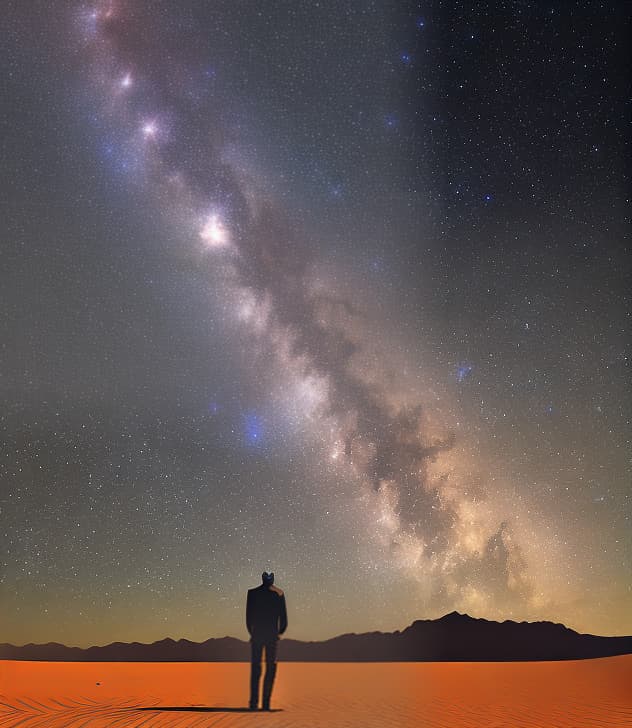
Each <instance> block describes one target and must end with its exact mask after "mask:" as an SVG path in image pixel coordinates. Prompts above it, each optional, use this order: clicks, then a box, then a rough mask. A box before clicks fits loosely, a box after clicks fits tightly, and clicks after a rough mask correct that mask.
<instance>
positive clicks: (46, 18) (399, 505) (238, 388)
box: [0, 0, 632, 646]
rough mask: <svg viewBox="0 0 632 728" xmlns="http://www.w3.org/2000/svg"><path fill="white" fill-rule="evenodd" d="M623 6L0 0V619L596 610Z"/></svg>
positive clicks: (149, 627) (617, 322)
mask: <svg viewBox="0 0 632 728" xmlns="http://www.w3.org/2000/svg"><path fill="white" fill-rule="evenodd" d="M628 15H629V6H628V5H627V3H626V2H611V3H600V2H581V3H579V2H565V1H564V2H551V3H546V2H525V1H523V0H503V1H500V2H484V1H482V2H477V3H469V2H458V1H456V0H455V2H441V1H440V0H428V2H423V3H405V2H402V3H393V2H381V1H380V2H378V0H361V1H359V2H338V0H320V2H302V1H301V0H297V1H296V2H290V0H266V1H265V2H247V1H245V0H238V1H235V0H214V2H206V1H204V0H181V1H180V2H177V3H175V2H167V1H166V0H151V1H150V0H146V1H144V2H143V1H141V0H138V1H136V0H134V1H133V2H132V0H94V1H93V2H89V1H86V2H85V3H84V2H74V1H71V0H69V1H68V2H53V3H51V2H48V1H46V2H45V1H44V0H32V1H31V2H28V3H23V2H18V1H17V0H9V2H8V3H7V4H6V7H5V12H4V25H5V32H4V33H3V36H4V42H3V44H2V49H1V51H0V53H1V54H2V68H3V74H2V80H1V82H0V83H1V84H2V96H3V100H4V103H3V108H4V112H5V113H4V114H3V118H2V122H1V123H2V140H3V172H4V173H3V175H2V179H1V182H0V184H1V185H2V194H1V195H0V200H1V204H2V215H1V216H0V219H1V221H2V222H1V225H2V238H1V240H2V267H1V269H0V270H1V273H0V275H1V276H2V283H1V288H0V290H1V291H2V307H1V312H2V313H1V321H2V337H1V341H2V368H1V372H2V377H1V378H0V388H1V394H2V402H3V406H2V410H1V412H0V432H1V437H0V442H1V444H2V458H1V461H0V462H1V464H0V477H1V482H2V488H1V490H0V504H1V514H2V529H1V533H2V542H3V548H2V555H1V559H0V600H1V601H2V605H3V620H2V623H1V625H0V631H1V634H0V641H10V642H13V643H14V644H23V643H26V642H30V641H33V642H46V641H59V642H64V643H66V644H69V645H79V646H87V645H90V644H105V643H108V642H111V641H113V640H123V641H130V640H139V641H147V642H148V641H153V640H157V639H161V638H163V637H165V636H171V637H174V638H179V637H186V638H188V639H193V640H203V639H207V638H208V637H213V636H223V635H226V634H229V635H233V636H236V637H240V638H242V639H243V638H245V637H246V631H245V616H244V615H245V594H246V590H247V589H248V588H249V587H252V586H256V585H257V584H258V583H260V575H261V572H262V571H263V570H264V569H265V570H273V571H274V572H275V574H276V583H277V584H278V585H279V586H280V587H281V588H283V589H284V590H285V592H286V597H287V603H288V614H289V629H288V633H287V635H288V637H293V638H296V639H321V638H326V637H331V636H333V635H336V634H340V633H342V632H348V631H355V632H361V631H368V630H378V629H379V630H385V631H386V630H389V631H390V630H395V629H402V628H404V627H405V626H407V625H408V624H409V623H410V622H411V621H413V620H414V619H418V618H436V617H439V616H441V615H443V614H445V613H446V612H448V611H451V610H454V609H456V610H458V611H461V612H467V613H469V614H471V615H473V616H477V617H486V618H489V619H498V620H502V619H515V620H523V619H526V620H538V619H549V620H552V621H556V622H564V623H565V624H567V625H568V626H570V627H572V628H574V629H577V630H578V631H582V632H592V633H596V634H632V592H631V584H632V580H631V579H630V575H631V567H632V539H631V536H630V534H631V533H632V530H631V528H630V525H631V524H630V519H631V513H632V502H631V495H630V422H629V418H630V411H631V404H632V403H631V396H630V390H629V386H628V385H629V376H628V374H629V363H630V360H629V333H630V332H629V328H628V313H627V312H628V311H629V300H628V298H627V286H626V285H625V284H626V279H627V278H628V277H629V273H630V259H629V256H628V254H627V244H628V241H629V217H628V204H629V192H630V185H629V181H630V180H629V172H630V166H629V162H628V151H629V149H628V146H627V142H628V129H629V123H630V117H629V105H628V102H627V100H628V98H629V85H628V84H629V78H628V77H627V73H626V67H627V60H628V58H629V45H628V41H627V39H626V23H627V21H628V19H629V18H628Z"/></svg>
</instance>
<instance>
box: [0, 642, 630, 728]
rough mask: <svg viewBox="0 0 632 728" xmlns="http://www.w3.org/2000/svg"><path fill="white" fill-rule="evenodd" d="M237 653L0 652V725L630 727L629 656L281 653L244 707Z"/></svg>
mask: <svg viewBox="0 0 632 728" xmlns="http://www.w3.org/2000/svg"><path fill="white" fill-rule="evenodd" d="M248 674H249V665H247V664H244V663H120V662H111V663H107V662H88V663H71V662H11V661H0V694H1V696H2V697H1V698H0V700H1V704H0V727H1V728H9V727H10V726H18V725H19V726H20V728H27V727H28V728H31V727H32V726H46V727H47V728H48V727H49V726H50V727H51V728H52V727H55V726H59V727H61V726H64V727H70V726H75V727H76V728H79V727H80V726H95V727H96V726H119V727H121V728H122V727H123V726H125V727H128V726H143V728H155V727H157V726H163V727H167V726H173V727H174V728H185V727H188V726H216V725H218V726H221V727H222V728H233V726H269V727H270V728H281V727H282V726H284V727H286V728H298V727H299V726H300V727H301V728H303V727H304V728H321V727H322V728H325V726H326V727H327V728H343V726H344V727H345V728H352V727H353V728H374V727H375V728H377V727H378V726H379V728H389V727H392V726H406V727H408V726H410V727H412V726H414V727H415V728H418V727H423V726H431V727H434V726H446V727H449V728H461V727H462V726H469V727H470V728H472V727H473V726H485V727H486V728H492V727H494V726H503V727H505V728H521V727H525V728H526V727H527V726H528V727H529V728H533V727H534V726H538V727H542V728H556V727H557V726H564V727H568V728H571V727H572V728H583V727H586V728H588V727H590V728H604V727H605V726H612V728H614V727H615V726H616V727H617V728H623V727H624V726H632V655H624V656H620V657H610V658H604V659H597V660H577V661H569V662H523V663H493V662H492V663H483V662H478V663H471V662H470V663H366V664H359V663H279V669H278V677H277V682H276V684H275V689H274V693H273V699H272V707H273V709H274V712H271V713H263V712H258V713H250V712H246V710H245V706H246V704H247V697H248Z"/></svg>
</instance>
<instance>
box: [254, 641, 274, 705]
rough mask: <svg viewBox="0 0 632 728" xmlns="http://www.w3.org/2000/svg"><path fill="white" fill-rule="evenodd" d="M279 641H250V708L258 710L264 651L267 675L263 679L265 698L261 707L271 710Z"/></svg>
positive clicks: (263, 697)
mask: <svg viewBox="0 0 632 728" xmlns="http://www.w3.org/2000/svg"><path fill="white" fill-rule="evenodd" d="M278 642H279V640H278V639H273V640H269V641H266V642H258V641H255V640H254V639H251V640H250V707H251V708H256V707H257V705H258V703H259V679H260V678H261V656H262V653H263V650H264V649H265V653H266V674H265V676H264V678H263V696H262V701H261V707H262V708H263V709H264V710H267V709H269V708H270V696H271V695H272V685H273V684H274V676H275V675H276V669H277V665H276V656H277V644H278Z"/></svg>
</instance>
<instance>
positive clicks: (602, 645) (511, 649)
mask: <svg viewBox="0 0 632 728" xmlns="http://www.w3.org/2000/svg"><path fill="white" fill-rule="evenodd" d="M630 653H632V636H630V637H598V636H595V635H591V634H578V633H577V632H574V631H573V630H572V629H569V628H568V627H565V626H564V625H563V624H553V623H552V622H513V621H511V620H507V621H505V622H491V621H489V620H487V619H474V618H473V617H470V616H469V615H467V614H459V612H450V614H446V615H445V616H444V617H441V618H440V619H435V620H431V619H419V620H416V621H415V622H413V623H412V624H411V625H410V627H406V629H404V630H402V631H401V632H400V631H399V630H398V631H397V632H366V633H363V634H355V633H353V634H343V635H340V636H338V637H333V638H332V639H329V640H325V641H323V642H300V641H298V640H292V639H283V640H282V641H281V645H280V647H279V658H280V659H281V660H286V661H297V662H420V661H459V662H463V661H472V662H474V661H476V662H480V661H483V662H485V661H519V660H581V659H586V658H591V657H610V656H612V655H624V654H630ZM0 659H2V660H51V661H65V662H246V661H248V660H250V648H249V645H248V642H244V641H242V640H238V639H235V638H234V637H222V638H220V639H209V640H206V642H201V643H198V642H190V641H189V640H184V639H182V640H178V641H177V642H176V641H175V640H172V639H169V638H167V639H164V640H160V641H159V642H154V643H152V644H150V645H147V644H142V643H140V642H131V643H125V642H113V643H112V644H110V645H105V646H103V647H88V648H87V649H81V648H79V647H66V646H65V645H60V644H58V643H56V642H50V643H48V644H45V645H35V644H28V645H24V646H23V647H15V646H13V645H10V644H0Z"/></svg>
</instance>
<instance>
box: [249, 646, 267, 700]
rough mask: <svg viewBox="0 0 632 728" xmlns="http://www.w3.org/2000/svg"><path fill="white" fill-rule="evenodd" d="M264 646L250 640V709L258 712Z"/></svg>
mask: <svg viewBox="0 0 632 728" xmlns="http://www.w3.org/2000/svg"><path fill="white" fill-rule="evenodd" d="M262 651H263V644H262V643H261V642H255V641H254V640H250V702H249V703H248V707H249V708H250V709H251V710H256V709H257V706H258V704H259V678H260V677H261V652H262Z"/></svg>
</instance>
